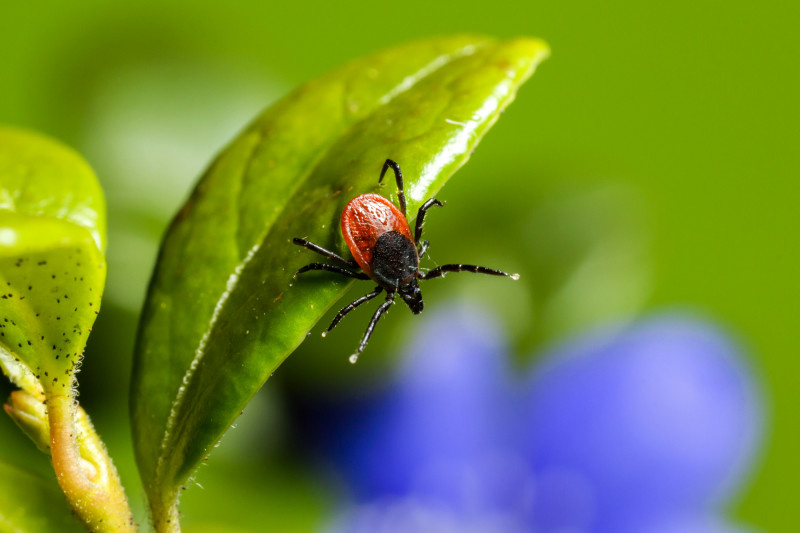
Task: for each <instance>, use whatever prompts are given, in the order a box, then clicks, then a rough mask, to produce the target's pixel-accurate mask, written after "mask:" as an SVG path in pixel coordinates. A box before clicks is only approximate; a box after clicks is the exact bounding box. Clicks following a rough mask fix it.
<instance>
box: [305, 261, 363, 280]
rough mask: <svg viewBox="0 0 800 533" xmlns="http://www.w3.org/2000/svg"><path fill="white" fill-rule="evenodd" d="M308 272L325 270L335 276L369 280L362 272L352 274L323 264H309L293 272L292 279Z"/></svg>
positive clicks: (349, 271)
mask: <svg viewBox="0 0 800 533" xmlns="http://www.w3.org/2000/svg"><path fill="white" fill-rule="evenodd" d="M309 270H326V271H328V272H334V273H336V274H341V275H343V276H347V277H350V278H356V279H369V276H367V275H366V274H364V273H363V272H353V271H352V270H348V269H346V268H343V267H340V266H336V265H326V264H325V263H311V264H310V265H306V266H304V267H303V268H301V269H300V270H298V271H297V272H295V273H294V277H297V276H298V275H300V274H302V273H303V272H308V271H309Z"/></svg>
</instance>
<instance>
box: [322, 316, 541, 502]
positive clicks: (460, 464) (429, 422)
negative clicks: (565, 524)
mask: <svg viewBox="0 0 800 533" xmlns="http://www.w3.org/2000/svg"><path fill="white" fill-rule="evenodd" d="M427 318H428V320H427V321H426V322H425V323H424V324H422V326H421V328H420V331H419V333H418V335H417V336H416V340H415V341H414V342H413V343H412V345H411V346H410V347H409V348H408V349H407V353H406V354H405V357H404V358H403V366H402V367H401V369H400V371H399V373H398V376H397V379H396V381H395V382H394V384H393V385H392V386H391V387H390V389H389V390H387V391H385V393H384V394H383V395H381V396H380V397H377V398H370V399H362V405H361V406H360V407H358V408H356V409H350V410H346V411H345V412H344V413H343V414H342V415H341V417H340V418H337V420H336V421H335V422H334V426H336V423H338V424H339V425H338V429H334V430H333V431H332V433H335V434H338V435H347V442H346V443H343V445H339V446H337V448H336V450H335V451H334V452H333V455H334V457H335V458H336V462H337V463H338V465H339V467H340V469H341V470H343V471H344V473H345V475H346V477H347V478H348V481H349V482H350V485H351V486H352V487H354V488H355V489H356V493H357V496H358V497H359V499H360V500H361V501H368V500H373V499H376V498H380V497H384V496H400V497H402V496H406V495H409V494H414V495H415V496H418V497H423V498H425V499H427V500H429V501H436V502H441V503H442V504H443V505H446V506H448V508H450V509H456V508H460V509H462V510H466V508H472V509H475V508H478V507H481V506H486V507H489V508H491V507H493V506H495V505H502V506H505V507H508V506H509V505H516V506H521V507H524V506H525V505H528V504H529V500H530V498H528V496H526V495H527V494H529V491H528V492H526V491H525V490H524V489H520V488H519V487H523V486H524V485H525V484H526V483H527V482H528V478H527V477H526V475H525V473H526V471H527V469H529V467H528V462H527V461H526V460H525V459H524V458H522V457H521V455H520V453H519V452H520V450H519V446H518V442H519V439H518V438H517V436H516V435H515V431H516V430H517V428H518V427H519V424H518V423H517V422H518V420H519V417H518V413H515V412H514V411H513V407H514V404H515V402H514V401H513V400H514V398H512V391H513V390H514V386H513V384H512V383H511V381H510V376H509V375H508V371H507V367H506V365H507V349H506V346H505V345H504V343H503V341H502V340H501V335H499V334H498V332H497V329H498V328H497V327H496V324H495V323H494V322H492V321H491V320H489V319H487V317H486V315H485V314H484V313H482V312H480V311H476V310H472V309H465V308H459V307H451V308H449V309H446V310H445V311H444V312H439V313H437V314H433V315H432V316H429V317H427ZM515 415H516V416H515ZM329 444H331V443H330V441H329ZM333 444H334V445H335V443H333ZM329 451H330V450H329Z"/></svg>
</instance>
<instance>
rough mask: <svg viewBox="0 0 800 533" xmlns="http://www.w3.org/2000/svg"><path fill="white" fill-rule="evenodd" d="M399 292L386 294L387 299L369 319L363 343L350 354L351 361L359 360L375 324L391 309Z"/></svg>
mask: <svg viewBox="0 0 800 533" xmlns="http://www.w3.org/2000/svg"><path fill="white" fill-rule="evenodd" d="M395 294H397V293H396V292H394V291H392V292H390V293H388V294H387V295H386V301H385V302H383V303H382V304H381V306H380V307H379V308H378V310H377V311H375V314H374V315H372V320H370V321H369V325H368V326H367V331H366V332H364V338H363V339H361V344H359V345H358V350H356V353H354V354H353V355H351V356H350V362H351V363H355V362H356V361H358V356H359V355H360V354H361V352H363V351H364V348H366V347H367V343H368V342H369V338H370V337H371V336H372V332H373V330H374V329H375V325H376V324H377V323H378V320H380V319H381V316H383V314H384V313H385V312H386V311H388V310H389V308H390V307H391V306H392V304H393V303H394V295H395Z"/></svg>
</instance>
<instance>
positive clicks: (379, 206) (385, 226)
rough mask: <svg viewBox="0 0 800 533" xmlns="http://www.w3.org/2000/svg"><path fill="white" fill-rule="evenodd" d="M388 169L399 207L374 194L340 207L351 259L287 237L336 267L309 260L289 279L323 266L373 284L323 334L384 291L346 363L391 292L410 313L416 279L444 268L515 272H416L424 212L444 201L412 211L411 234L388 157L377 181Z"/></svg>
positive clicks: (423, 246)
mask: <svg viewBox="0 0 800 533" xmlns="http://www.w3.org/2000/svg"><path fill="white" fill-rule="evenodd" d="M390 168H391V169H392V170H393V171H394V175H395V178H396V180H397V198H398V201H399V203H400V209H397V207H395V206H394V204H392V202H390V201H389V200H387V199H386V198H384V197H383V196H380V195H378V194H362V195H359V196H356V197H355V198H353V199H352V200H350V202H348V204H347V205H346V206H345V208H344V211H342V219H341V226H342V235H343V236H344V240H345V242H346V243H347V247H348V248H349V249H350V253H351V254H352V255H353V259H354V260H353V261H348V260H347V259H345V258H343V257H340V256H339V255H337V254H335V253H333V252H331V251H329V250H326V249H325V248H323V247H321V246H319V245H317V244H314V243H312V242H309V241H307V240H305V239H297V238H296V239H294V241H293V242H294V244H297V245H299V246H304V247H306V248H308V249H309V250H311V251H313V252H317V253H318V254H320V255H322V256H325V257H327V258H328V259H330V260H332V261H335V262H336V263H338V264H336V265H329V264H326V263H311V264H309V265H306V266H304V267H303V268H301V269H300V270H298V271H297V272H296V273H295V277H296V276H297V275H298V274H302V273H303V272H308V271H309V270H326V271H328V272H334V273H336V274H341V275H343V276H347V277H350V278H356V279H363V280H372V281H374V282H375V283H377V284H378V286H377V287H375V290H373V291H372V292H370V293H368V294H365V295H364V296H362V297H361V298H358V299H356V300H354V301H353V302H351V303H350V304H348V305H347V306H345V307H344V308H343V309H342V310H341V311H339V313H338V314H337V315H336V317H334V319H333V321H332V322H331V325H330V326H328V329H327V330H325V331H324V332H323V333H322V336H323V337H324V336H325V335H326V334H327V333H328V332H329V331H331V330H332V329H333V328H335V327H336V325H337V324H338V323H339V321H341V320H342V318H344V317H345V315H347V313H349V312H350V311H352V310H353V309H355V308H356V307H358V306H359V305H361V304H363V303H366V302H368V301H370V300H372V299H373V298H375V297H376V296H378V295H379V294H381V293H382V292H383V291H386V299H385V301H384V302H383V303H382V304H381V305H380V307H378V309H377V311H375V313H374V314H373V315H372V319H371V320H370V321H369V325H368V326H367V331H366V332H365V333H364V337H363V338H362V339H361V343H360V344H359V345H358V349H357V350H356V352H355V353H354V354H353V355H351V356H350V362H351V363H355V362H356V361H357V360H358V356H359V355H360V354H361V352H362V351H364V348H365V347H366V346H367V342H369V338H370V337H371V336H372V332H373V330H374V329H375V325H376V324H377V323H378V320H380V318H381V316H383V315H384V313H386V312H387V311H388V310H389V308H390V307H391V306H392V304H394V301H395V296H397V295H398V294H399V295H400V297H401V298H402V299H403V301H404V302H405V303H406V304H407V305H408V307H409V309H411V312H412V313H414V314H415V315H418V314H420V313H421V312H422V292H421V291H420V289H419V283H418V280H428V279H434V278H441V277H444V276H445V274H447V273H448V272H462V271H466V272H476V273H480V274H490V275H492V276H508V277H510V278H512V279H519V274H508V273H506V272H503V271H501V270H495V269H493V268H486V267H482V266H476V265H462V264H447V265H441V266H437V267H436V268H434V269H432V270H430V271H429V272H422V271H421V270H420V268H419V261H420V259H422V258H423V257H424V256H425V252H427V250H428V244H429V243H428V241H420V238H421V237H422V225H423V224H424V222H425V214H426V213H427V212H428V209H430V208H431V207H433V206H437V207H443V206H444V204H443V203H442V202H440V201H439V200H437V199H435V198H431V199H429V200H427V201H426V202H425V203H424V204H422V207H420V208H419V211H418V212H417V221H416V224H415V226H414V233H413V234H412V233H411V226H409V224H408V219H407V218H406V196H405V194H404V193H403V173H402V172H401V171H400V166H399V165H398V164H397V163H395V162H394V161H392V160H391V159H387V160H386V162H385V163H384V164H383V169H382V170H381V175H380V178H378V183H380V182H381V181H383V176H384V175H385V174H386V171H387V170H389V169H390Z"/></svg>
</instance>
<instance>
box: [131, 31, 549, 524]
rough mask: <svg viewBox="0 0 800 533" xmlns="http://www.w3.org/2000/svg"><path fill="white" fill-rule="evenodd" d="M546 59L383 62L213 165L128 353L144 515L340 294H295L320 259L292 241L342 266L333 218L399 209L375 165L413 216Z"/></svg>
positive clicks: (288, 112)
mask: <svg viewBox="0 0 800 533" xmlns="http://www.w3.org/2000/svg"><path fill="white" fill-rule="evenodd" d="M546 55H547V48H546V45H544V44H543V43H541V42H540V41H536V40H530V39H516V40H511V41H505V42H495V41H491V40H488V39H484V38H480V37H469V36H466V37H453V38H442V39H435V40H429V41H423V42H417V43H412V44H409V45H404V46H400V47H397V48H393V49H390V50H388V51H385V52H381V53H378V54H375V55H373V56H370V57H367V58H365V59H361V60H357V61H355V62H352V63H350V64H348V65H346V66H344V67H342V68H340V69H338V70H336V71H334V72H332V73H330V74H328V75H326V76H324V77H322V78H319V79H317V80H315V81H312V82H310V83H308V84H306V85H304V86H302V87H300V88H299V89H298V90H296V91H295V92H294V93H292V94H291V95H289V96H288V97H286V98H285V99H283V100H282V101H280V102H279V103H277V104H276V105H275V106H273V107H272V108H270V109H269V110H267V111H266V112H265V113H264V114H262V115H261V116H260V117H259V118H257V119H256V120H255V121H254V122H253V123H252V124H251V125H250V126H249V127H248V128H247V129H246V130H245V131H243V132H242V133H241V134H240V135H239V137H238V138H237V139H236V140H234V141H233V142H232V143H231V145H230V146H228V147H227V148H226V149H225V150H224V151H223V152H222V153H221V154H220V156H219V157H218V158H217V159H216V160H215V161H214V162H213V163H212V165H211V166H210V168H209V169H208V171H207V172H206V174H205V175H204V176H203V177H202V179H201V180H200V182H199V184H198V186H197V187H196V189H195V191H194V193H193V194H192V196H191V198H190V199H189V200H188V202H187V203H186V205H185V206H184V208H183V209H182V210H181V211H180V213H179V214H178V215H177V217H176V218H175V220H174V221H173V223H172V225H171V227H170V229H169V231H168V233H167V235H166V237H165V239H164V241H163V243H162V248H161V255H160V258H159V262H158V265H157V268H156V272H155V275H154V278H153V281H152V283H151V287H150V291H149V294H148V299H147V302H146V305H145V309H144V313H143V317H142V321H141V324H140V335H139V344H138V346H137V349H136V356H135V366H134V377H133V387H132V392H131V394H132V398H131V405H132V417H133V425H134V436H135V445H136V453H137V461H138V464H139V468H140V471H141V473H142V477H143V480H144V483H145V487H146V490H147V492H148V496H149V498H150V500H151V507H152V508H153V509H154V511H155V513H156V514H159V513H162V512H164V510H165V509H167V508H170V507H171V506H172V505H173V504H174V502H175V500H176V496H177V491H178V490H179V488H180V486H181V485H182V484H183V483H184V482H185V480H186V479H187V478H188V477H189V476H190V475H191V473H192V472H193V470H194V469H195V467H196V465H197V464H198V463H199V462H200V461H201V460H202V459H203V458H204V457H205V456H206V455H207V454H208V453H209V451H210V449H211V447H212V446H213V444H214V443H215V442H216V441H217V440H218V439H219V438H220V436H221V435H222V434H223V433H224V431H225V430H226V429H227V428H228V427H229V426H230V424H231V423H232V422H233V421H234V419H235V418H236V417H237V416H238V415H239V413H240V411H241V409H242V408H243V407H244V405H245V404H246V403H247V401H248V400H249V399H250V398H251V397H252V396H253V394H255V392H256V391H257V390H258V389H259V388H260V387H261V385H262V384H263V383H264V382H265V381H266V379H267V378H268V377H269V376H270V374H271V373H272V372H273V371H274V370H275V369H276V368H277V367H278V365H280V363H281V362H282V361H283V360H284V359H285V358H286V357H287V356H288V355H289V354H290V353H291V352H292V351H293V350H294V349H295V348H296V347H297V346H298V345H299V344H300V343H301V342H302V341H303V339H304V338H305V336H306V334H307V333H308V332H309V331H310V329H311V328H312V327H313V326H314V324H315V323H316V321H317V320H319V318H320V317H321V316H322V315H323V314H324V313H325V311H326V310H327V309H328V308H329V307H330V306H331V305H333V303H334V302H336V300H337V299H338V298H339V297H340V296H341V295H342V294H343V293H344V291H345V289H346V288H347V286H348V283H347V282H345V281H342V280H340V279H339V278H337V277H334V276H328V275H324V274H323V275H319V276H314V275H311V276H307V277H303V278H300V279H298V280H294V281H293V279H292V275H293V273H294V272H295V271H296V270H297V269H298V268H299V267H300V266H302V265H304V264H306V263H309V262H312V261H316V260H317V259H318V257H314V255H313V254H311V252H309V251H308V250H305V249H302V248H299V247H297V246H294V245H292V243H291V239H292V238H293V237H305V238H308V239H310V240H312V241H314V242H317V243H319V244H321V245H322V246H326V247H328V248H331V249H333V250H337V251H338V252H340V253H342V254H346V249H345V248H344V244H343V242H342V239H341V235H340V234H339V216H340V213H341V211H342V208H343V207H344V205H345V204H346V203H347V202H348V201H349V200H350V199H352V198H353V197H354V196H356V195H358V194H361V193H365V192H371V191H372V192H380V193H381V194H383V195H384V196H387V197H390V198H392V199H393V200H396V193H395V187H394V182H393V180H385V182H384V185H383V186H382V187H379V186H378V183H377V178H378V174H379V172H380V169H381V166H382V164H383V162H384V161H385V160H386V159H387V158H392V159H394V160H395V161H397V162H398V163H399V164H400V166H401V167H402V169H403V172H404V175H405V184H406V185H405V189H406V196H407V200H408V207H409V214H410V215H413V214H415V213H416V210H417V209H418V208H419V207H420V205H421V204H422V202H423V201H424V200H425V199H427V198H428V197H430V196H432V195H433V194H435V193H436V191H438V190H439V188H441V186H442V185H443V184H444V182H445V181H446V180H447V179H448V178H449V177H450V175H451V174H452V173H453V172H455V170H456V169H458V167H460V166H461V165H462V164H463V163H464V162H465V161H466V160H467V158H468V157H469V155H470V153H471V151H472V150H473V149H474V147H475V146H476V144H477V142H478V141H479V140H480V138H481V137H482V135H483V134H484V133H485V132H486V130H487V129H488V128H489V127H490V126H491V125H492V124H493V123H494V122H495V121H496V120H497V118H498V116H499V114H500V112H501V111H502V110H503V109H504V108H505V107H506V106H507V105H508V104H509V103H510V102H511V101H512V99H513V98H514V95H515V92H516V90H517V88H518V87H519V85H520V84H521V83H522V82H523V81H525V80H526V79H527V78H528V76H530V74H531V73H532V72H533V69H534V68H535V66H536V65H537V64H538V63H539V61H541V60H542V59H543V58H544V57H546ZM387 182H388V183H387ZM412 218H413V216H412ZM343 356H346V354H343ZM158 520H159V517H158V516H156V521H158Z"/></svg>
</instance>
